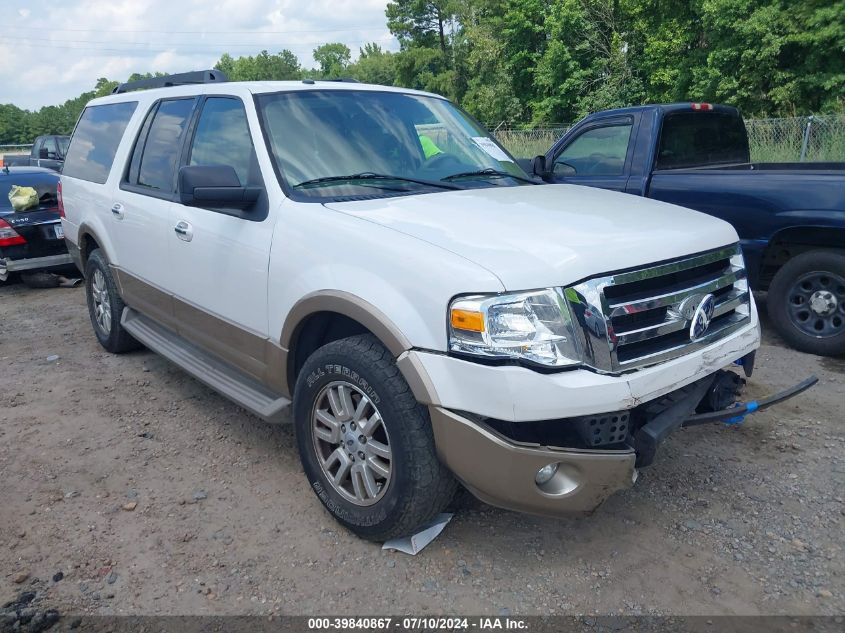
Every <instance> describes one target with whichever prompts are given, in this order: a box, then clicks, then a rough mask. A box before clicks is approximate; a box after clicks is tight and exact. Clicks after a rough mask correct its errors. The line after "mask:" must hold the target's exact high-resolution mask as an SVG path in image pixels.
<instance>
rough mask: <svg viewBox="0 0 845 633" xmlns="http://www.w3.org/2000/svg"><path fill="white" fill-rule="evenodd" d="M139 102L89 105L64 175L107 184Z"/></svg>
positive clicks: (76, 131)
mask: <svg viewBox="0 0 845 633" xmlns="http://www.w3.org/2000/svg"><path fill="white" fill-rule="evenodd" d="M137 106H138V102H137V101H124V102H121V103H109V104H106V105H98V106H88V107H87V108H85V111H84V112H83V113H82V116H81V117H79V123H77V124H76V130H74V132H73V138H72V139H71V142H70V147H68V151H67V157H66V158H65V165H64V168H63V169H62V175H64V176H70V177H71V178H79V179H81V180H88V181H90V182H96V183H99V184H103V183H104V182H106V180H107V179H108V177H109V171H110V170H111V165H112V162H113V161H114V155H115V153H116V152H117V146H118V145H119V144H120V139H121V138H123V132H124V130H126V126H127V125H128V124H129V119H131V118H132V113H133V112H135V108H136V107H137Z"/></svg>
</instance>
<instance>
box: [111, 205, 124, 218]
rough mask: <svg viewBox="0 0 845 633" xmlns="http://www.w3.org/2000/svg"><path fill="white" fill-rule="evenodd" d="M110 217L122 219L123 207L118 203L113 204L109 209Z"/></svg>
mask: <svg viewBox="0 0 845 633" xmlns="http://www.w3.org/2000/svg"><path fill="white" fill-rule="evenodd" d="M111 212H112V215H114V217H116V218H117V219H118V220H122V219H123V205H122V204H120V203H119V202H115V203H114V204H113V205H112V208H111Z"/></svg>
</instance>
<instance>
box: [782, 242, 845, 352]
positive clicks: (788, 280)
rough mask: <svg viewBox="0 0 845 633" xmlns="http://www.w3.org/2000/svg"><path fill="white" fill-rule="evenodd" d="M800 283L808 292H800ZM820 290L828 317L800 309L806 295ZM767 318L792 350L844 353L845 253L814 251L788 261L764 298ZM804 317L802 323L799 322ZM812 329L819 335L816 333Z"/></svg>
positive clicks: (810, 310)
mask: <svg viewBox="0 0 845 633" xmlns="http://www.w3.org/2000/svg"><path fill="white" fill-rule="evenodd" d="M802 284H803V285H805V286H806V287H807V288H810V289H811V290H803V289H802ZM817 286H818V291H823V292H825V293H829V294H826V296H828V297H829V296H832V297H833V299H828V301H830V304H831V305H834V304H835V306H836V307H835V309H833V310H832V311H831V312H830V314H828V315H822V316H819V315H818V314H816V313H814V312H813V311H812V309H811V308H809V307H808V308H807V310H802V309H800V304H801V303H802V302H806V301H807V297H808V296H812V295H810V294H809V293H810V292H811V291H812V290H815V289H816V287H817ZM766 303H767V308H768V312H769V317H770V318H771V319H772V323H773V324H774V326H775V328H776V329H777V331H778V333H780V335H781V336H782V337H783V338H784V339H785V340H786V342H787V343H789V345H791V346H792V347H794V348H795V349H798V350H801V351H802V352H807V353H809V354H818V355H820V356H838V355H840V354H845V254H843V253H842V252H841V251H831V250H814V251H809V252H806V253H802V254H801V255H798V256H796V257H793V258H792V259H790V260H789V261H788V262H786V264H784V265H783V267H781V269H780V270H779V271H778V272H777V274H775V277H774V279H773V280H772V283H771V285H770V286H769V295H768V298H767V299H766ZM802 317H803V320H802ZM815 328H823V329H820V330H819V332H820V333H819V334H815V333H814V332H815Z"/></svg>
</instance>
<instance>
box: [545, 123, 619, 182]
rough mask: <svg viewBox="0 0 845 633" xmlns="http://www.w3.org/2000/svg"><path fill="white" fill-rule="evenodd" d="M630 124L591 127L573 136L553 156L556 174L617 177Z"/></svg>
mask: <svg viewBox="0 0 845 633" xmlns="http://www.w3.org/2000/svg"><path fill="white" fill-rule="evenodd" d="M631 125H632V124H631V123H630V122H623V123H616V124H613V125H603V126H599V127H592V128H589V129H588V130H586V131H584V132H583V133H581V134H580V135H579V136H577V137H575V140H573V141H572V142H571V143H570V144H569V145H567V146H566V148H565V149H564V150H563V152H561V154H560V155H559V156H558V157H557V158H556V159H555V163H554V172H555V175H557V176H586V175H589V176H621V175H622V173H623V172H624V169H625V157H626V156H627V155H628V141H629V140H630V138H631Z"/></svg>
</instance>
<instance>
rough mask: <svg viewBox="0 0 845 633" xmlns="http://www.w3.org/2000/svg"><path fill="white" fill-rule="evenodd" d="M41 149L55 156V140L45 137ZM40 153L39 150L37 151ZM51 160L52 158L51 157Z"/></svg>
mask: <svg viewBox="0 0 845 633" xmlns="http://www.w3.org/2000/svg"><path fill="white" fill-rule="evenodd" d="M41 147H42V148H43V149H46V150H47V151H48V152H49V153H50V154H52V155H53V156H55V154H56V139H55V138H51V137H47V138H45V139H44V144H43V145H42V146H41ZM39 151H40V149H39ZM51 158H52V156H51Z"/></svg>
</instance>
